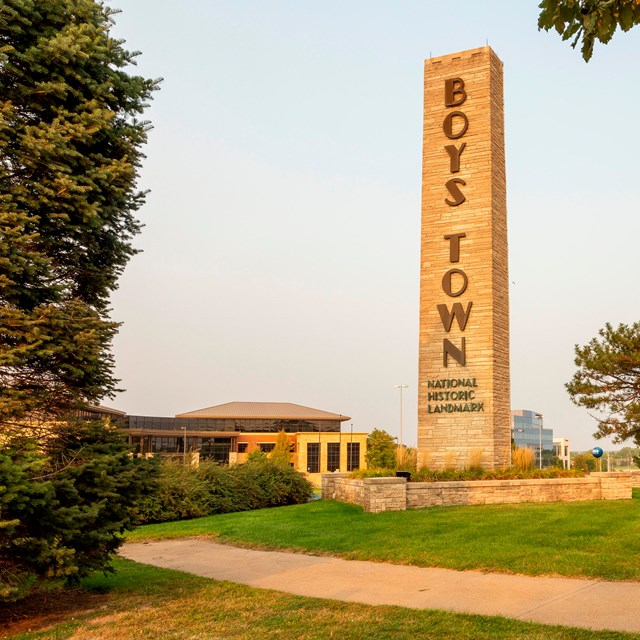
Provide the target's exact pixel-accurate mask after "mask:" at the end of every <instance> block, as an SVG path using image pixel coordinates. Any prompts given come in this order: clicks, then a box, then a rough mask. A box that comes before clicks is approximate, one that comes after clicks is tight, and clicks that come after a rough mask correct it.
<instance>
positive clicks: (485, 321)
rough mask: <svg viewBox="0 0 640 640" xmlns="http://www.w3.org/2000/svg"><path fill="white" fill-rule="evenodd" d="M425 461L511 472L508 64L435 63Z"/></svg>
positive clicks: (459, 57) (458, 56)
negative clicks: (505, 89) (505, 105)
mask: <svg viewBox="0 0 640 640" xmlns="http://www.w3.org/2000/svg"><path fill="white" fill-rule="evenodd" d="M424 65H425V73H424V136H423V178H422V230H421V267H420V337H419V388H418V453H419V458H421V459H422V460H426V459H428V460H429V465H430V466H431V467H433V468H436V469H437V468H443V467H458V468H459V467H464V466H465V465H467V464H469V462H470V460H473V461H477V460H478V458H479V457H480V458H481V460H482V464H483V465H484V466H486V467H501V466H507V465H509V464H510V458H511V429H510V422H511V421H510V379H509V296H508V284H509V281H508V268H507V257H508V256H507V211H506V177H505V152H504V114H503V86H502V82H503V81H502V62H501V61H500V60H499V58H498V56H497V55H496V54H495V53H494V52H493V51H492V50H491V48H490V47H481V48H479V49H472V50H470V51H463V52H460V53H455V54H451V55H447V56H442V57H439V58H430V59H429V60H425V63H424Z"/></svg>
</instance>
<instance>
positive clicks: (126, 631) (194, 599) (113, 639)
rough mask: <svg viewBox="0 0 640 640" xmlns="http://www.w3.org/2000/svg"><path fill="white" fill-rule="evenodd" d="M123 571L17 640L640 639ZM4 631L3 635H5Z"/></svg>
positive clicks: (146, 570)
mask: <svg viewBox="0 0 640 640" xmlns="http://www.w3.org/2000/svg"><path fill="white" fill-rule="evenodd" d="M115 568H116V570H117V573H116V575H115V576H109V577H104V576H102V575H99V576H96V577H94V578H92V579H91V580H87V581H85V584H84V586H85V588H87V589H91V590H96V591H98V592H99V593H101V594H102V595H101V596H99V599H98V600H97V601H95V600H94V601H93V603H92V607H91V608H90V609H85V610H82V609H81V610H76V611H74V612H73V614H72V615H71V614H69V615H68V616H67V618H66V620H64V621H61V622H52V623H51V622H50V623H49V624H48V626H46V627H45V628H41V629H40V630H38V631H30V632H27V633H20V634H13V635H9V636H5V637H10V638H12V639H13V640H64V639H67V638H73V640H96V639H97V638H99V639H100V640H147V639H154V640H156V639H158V638H161V639H163V640H174V639H175V640H187V639H193V638H202V639H205V638H207V639H208V638H224V639H225V640H227V639H228V640H256V639H258V638H259V639H262V638H267V639H268V638H286V639H287V640H302V639H304V640H327V639H329V638H336V639H338V638H339V639H340V640H362V639H363V638H367V640H387V639H388V640H415V639H416V638H420V640H436V639H438V640H441V639H442V638H455V639H456V640H490V639H491V640H495V639H497V638H499V639H500V640H596V639H599V640H640V634H631V633H617V632H603V631H597V632H596V631H587V630H583V629H574V628H568V627H556V626H546V625H538V624H531V623H526V622H519V621H517V620H509V619H506V618H500V617H489V616H478V615H462V614H453V613H447V612H443V611H433V610H426V611H421V610H420V611H419V610H412V609H403V608H400V607H390V606H381V607H372V606H367V605H361V604H354V603H345V602H336V601H332V600H321V599H316V598H303V597H300V596H292V595H288V594H283V593H278V592H275V591H268V590H262V589H260V590H258V589H252V588H250V587H245V586H243V585H236V584H232V583H229V582H217V581H215V580H208V579H206V578H199V577H197V576H192V575H189V574H185V573H181V572H177V571H170V570H167V569H158V568H155V567H149V566H145V565H141V564H136V563H134V562H129V561H126V560H117V561H116V562H115ZM0 635H1V634H0Z"/></svg>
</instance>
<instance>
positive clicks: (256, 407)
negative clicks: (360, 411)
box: [176, 402, 351, 422]
mask: <svg viewBox="0 0 640 640" xmlns="http://www.w3.org/2000/svg"><path fill="white" fill-rule="evenodd" d="M176 418H253V419H262V420H339V421H340V422H344V421H345V420H350V419H351V418H350V417H349V416H343V415H341V414H338V413H331V412H329V411H321V410H320V409H312V408H311V407H303V406H302V405H300V404H293V403H292V402H227V403H225V404H217V405H215V406H213V407H206V408H205V409H197V410H196V411H188V412H187V413H177V414H176Z"/></svg>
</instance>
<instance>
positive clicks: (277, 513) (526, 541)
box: [128, 489, 640, 580]
mask: <svg viewBox="0 0 640 640" xmlns="http://www.w3.org/2000/svg"><path fill="white" fill-rule="evenodd" d="M639 532H640V490H638V489H635V490H634V499H633V500H621V501H593V502H562V503H558V502H556V503H543V504H531V503H527V504H516V505H482V506H463V507H432V508H429V509H420V510H416V511H402V512H386V513H381V514H367V513H364V512H363V511H362V509H361V508H359V507H356V506H354V505H349V504H343V503H339V502H333V501H317V502H311V503H308V504H304V505H296V506H291V507H281V508H276V509H264V510H261V511H246V512H242V513H233V514H225V515H217V516H211V517H208V518H199V519H196V520H188V521H183V522H173V523H166V524H160V525H148V526H145V527H140V528H138V529H136V530H135V531H133V532H131V533H130V534H128V539H129V540H131V541H132V542H134V541H140V540H147V539H161V538H175V537H184V536H201V535H207V536H211V537H213V538H215V539H217V540H219V541H221V542H230V543H234V544H240V545H249V546H259V547H263V548H276V549H293V550H296V551H308V552H311V553H323V554H325V553H326V554H331V555H336V556H340V557H343V558H350V559H358V560H373V561H379V562H394V563H398V564H413V565H418V566H437V567H447V568H452V569H482V570H485V571H495V572H503V573H520V574H528V575H554V574H557V575H563V576H583V577H590V578H600V579H604V580H640V535H639Z"/></svg>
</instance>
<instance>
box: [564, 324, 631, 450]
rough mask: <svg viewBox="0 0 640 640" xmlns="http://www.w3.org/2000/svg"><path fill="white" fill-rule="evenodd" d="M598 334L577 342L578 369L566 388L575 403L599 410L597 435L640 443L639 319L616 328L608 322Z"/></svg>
mask: <svg viewBox="0 0 640 640" xmlns="http://www.w3.org/2000/svg"><path fill="white" fill-rule="evenodd" d="M598 334H599V338H593V339H592V340H591V341H590V342H588V343H587V344H586V345H584V346H583V347H580V346H579V345H576V347H575V352H576V358H575V364H576V366H577V367H578V370H577V371H576V372H575V374H574V375H573V379H572V380H571V382H569V383H568V384H567V385H566V387H567V391H568V392H569V395H570V396H571V400H572V401H573V402H574V403H575V404H576V405H578V406H581V407H586V408H587V409H591V410H594V411H596V412H597V413H598V417H597V419H598V431H597V432H596V433H595V434H594V436H595V437H596V438H603V437H605V436H613V441H614V442H623V441H624V440H627V439H629V438H633V440H634V441H635V443H636V444H639V445H640V322H636V323H634V324H633V325H630V326H627V325H624V324H621V325H619V326H618V328H617V329H614V328H613V327H612V326H611V325H610V324H609V323H607V324H606V325H605V327H604V329H600V331H599V332H598Z"/></svg>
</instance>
